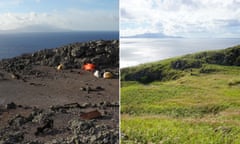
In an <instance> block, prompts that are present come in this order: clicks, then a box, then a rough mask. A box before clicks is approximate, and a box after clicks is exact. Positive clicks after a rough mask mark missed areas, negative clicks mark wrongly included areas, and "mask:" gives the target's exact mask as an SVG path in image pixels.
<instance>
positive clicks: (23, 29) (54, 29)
mask: <svg viewBox="0 0 240 144" xmlns="http://www.w3.org/2000/svg"><path fill="white" fill-rule="evenodd" d="M65 31H70V30H66V29H62V28H58V27H54V26H50V25H30V26H26V27H21V28H16V29H11V30H0V33H21V32H65Z"/></svg>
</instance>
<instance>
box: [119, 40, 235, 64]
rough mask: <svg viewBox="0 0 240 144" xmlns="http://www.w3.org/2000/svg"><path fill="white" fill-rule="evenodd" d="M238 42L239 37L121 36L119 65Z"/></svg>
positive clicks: (218, 47) (148, 60)
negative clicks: (159, 37)
mask: <svg viewBox="0 0 240 144" xmlns="http://www.w3.org/2000/svg"><path fill="white" fill-rule="evenodd" d="M239 44H240V38H210V39H207V38H199V39H193V38H167V39H150V38H145V39H144V38H121V40H120V56H121V58H120V67H121V68H124V67H129V66H135V65H139V64H142V63H147V62H153V61H158V60H163V59H167V58H171V57H175V56H182V55H185V54H191V53H195V52H200V51H206V50H217V49H224V48H227V47H231V46H235V45H239Z"/></svg>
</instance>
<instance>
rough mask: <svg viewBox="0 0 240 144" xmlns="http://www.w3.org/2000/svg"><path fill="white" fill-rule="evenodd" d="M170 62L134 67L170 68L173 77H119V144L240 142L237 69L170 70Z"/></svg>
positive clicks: (239, 69) (205, 66) (210, 66)
mask: <svg viewBox="0 0 240 144" xmlns="http://www.w3.org/2000/svg"><path fill="white" fill-rule="evenodd" d="M195 56H196V55H188V56H187V57H188V58H189V59H191V57H195ZM175 60H176V58H174V59H168V60H166V61H160V62H155V63H149V64H146V65H141V66H140V68H139V67H135V70H136V69H137V70H139V71H141V68H143V67H144V68H146V67H148V69H149V67H151V69H154V70H151V71H156V70H157V69H159V71H161V72H163V71H164V73H166V75H167V72H168V71H175V72H174V73H175V74H177V75H178V76H177V78H176V79H171V78H170V79H164V78H163V79H159V80H155V81H152V82H150V83H141V81H140V82H137V81H122V84H121V114H122V117H121V132H122V134H123V136H122V139H121V143H123V144H125V143H126V144H128V143H130V144H131V143H146V144H150V143H157V144H240V67H238V66H224V65H217V64H208V63H203V64H202V66H201V67H199V68H187V69H183V70H174V69H172V68H171V67H170V66H169V65H170V64H171V61H175ZM155 65H157V68H156V67H154V66H155ZM163 69H164V70H163ZM135 70H134V71H135ZM130 71H131V70H130ZM125 72H126V71H125ZM125 72H124V73H125ZM125 74H126V73H125ZM128 74H132V73H127V74H126V75H128Z"/></svg>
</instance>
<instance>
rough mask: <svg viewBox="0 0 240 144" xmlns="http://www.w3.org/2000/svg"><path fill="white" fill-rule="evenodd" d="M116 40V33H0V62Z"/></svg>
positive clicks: (117, 35) (117, 36)
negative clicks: (43, 50) (47, 50)
mask: <svg viewBox="0 0 240 144" xmlns="http://www.w3.org/2000/svg"><path fill="white" fill-rule="evenodd" d="M118 39H119V32H118V31H81V32H32V33H0V60H1V59H5V58H12V57H15V56H19V55H21V54H25V53H33V52H35V51H38V50H42V49H49V48H57V47H61V46H64V45H67V44H70V43H75V42H87V41H92V40H118Z"/></svg>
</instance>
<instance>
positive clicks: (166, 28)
mask: <svg viewBox="0 0 240 144" xmlns="http://www.w3.org/2000/svg"><path fill="white" fill-rule="evenodd" d="M120 16H121V17H120V29H121V32H120V35H121V36H127V35H135V34H141V33H146V32H156V33H157V32H160V33H164V34H166V35H178V36H185V37H239V36H240V34H239V33H240V0H131V1H129V0H121V1H120Z"/></svg>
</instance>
